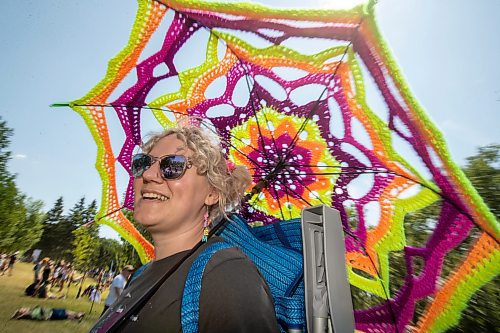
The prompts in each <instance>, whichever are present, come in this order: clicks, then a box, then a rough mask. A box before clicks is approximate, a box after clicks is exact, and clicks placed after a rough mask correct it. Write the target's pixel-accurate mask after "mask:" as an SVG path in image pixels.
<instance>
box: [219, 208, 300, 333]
mask: <svg viewBox="0 0 500 333" xmlns="http://www.w3.org/2000/svg"><path fill="white" fill-rule="evenodd" d="M231 220H232V221H231V222H228V223H227V224H226V226H225V228H224V229H223V230H222V232H221V234H220V236H221V237H222V238H224V241H225V242H227V243H228V244H231V245H235V246H237V247H239V248H240V249H241V251H242V252H243V253H245V254H246V255H247V256H248V257H249V258H250V259H251V260H252V261H253V262H254V263H255V265H256V266H257V268H258V269H259V271H260V272H261V274H262V276H263V277H264V279H265V280H266V282H267V284H268V285H269V289H270V290H271V293H272V295H273V298H274V304H275V309H276V318H277V319H278V322H279V324H280V326H281V329H282V330H283V331H286V330H287V329H292V328H293V329H303V330H305V328H306V325H305V307H304V279H303V271H304V269H303V260H302V231H301V230H302V229H301V225H300V220H298V219H295V220H289V221H280V222H277V223H279V227H276V226H275V225H267V226H262V227H256V228H250V227H249V226H248V225H247V224H246V222H245V221H244V220H243V219H242V218H241V217H239V216H236V215H233V216H232V217H231ZM283 238H286V241H283Z"/></svg>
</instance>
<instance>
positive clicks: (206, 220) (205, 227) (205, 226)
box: [201, 206, 210, 243]
mask: <svg viewBox="0 0 500 333" xmlns="http://www.w3.org/2000/svg"><path fill="white" fill-rule="evenodd" d="M209 225H210V218H209V216H208V206H207V211H206V212H205V214H204V215H203V236H202V237H201V241H202V242H203V243H205V242H206V241H207V240H208V226H209Z"/></svg>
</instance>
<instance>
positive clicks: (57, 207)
mask: <svg viewBox="0 0 500 333" xmlns="http://www.w3.org/2000/svg"><path fill="white" fill-rule="evenodd" d="M63 219H64V200H63V198H62V197H59V198H58V199H57V200H56V202H55V203H54V206H53V207H52V208H51V209H50V210H49V211H48V212H47V214H46V216H45V220H44V221H43V233H42V237H41V238H40V241H39V242H38V243H37V244H36V245H35V246H34V248H38V249H41V250H42V255H43V256H45V257H51V258H56V259H57V258H60V257H61V254H62V251H63V247H62V246H61V243H62V242H63V241H64V239H65V238H63V234H64V233H63V232H61V228H60V227H61V226H60V223H61V222H62V221H63Z"/></svg>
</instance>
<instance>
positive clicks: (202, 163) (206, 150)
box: [141, 126, 252, 221]
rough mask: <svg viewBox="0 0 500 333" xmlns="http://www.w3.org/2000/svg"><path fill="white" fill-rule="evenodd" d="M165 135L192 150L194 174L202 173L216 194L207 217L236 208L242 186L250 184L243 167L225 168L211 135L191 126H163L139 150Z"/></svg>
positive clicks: (145, 150)
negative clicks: (215, 199)
mask: <svg viewBox="0 0 500 333" xmlns="http://www.w3.org/2000/svg"><path fill="white" fill-rule="evenodd" d="M169 135H176V137H177V139H179V140H180V141H182V142H183V143H184V144H185V145H186V147H187V148H188V149H189V150H191V151H192V152H193V153H194V154H193V155H192V156H191V161H192V163H193V165H194V166H196V169H197V173H198V175H200V176H206V177H207V179H208V183H209V184H210V186H211V187H212V188H213V189H215V191H216V192H217V193H218V195H219V201H218V203H217V204H215V205H212V206H210V207H208V211H209V216H210V219H211V220H212V221H218V220H219V219H220V218H221V217H223V216H226V212H230V211H233V210H235V209H237V208H238V207H239V206H240V204H241V200H242V199H243V195H244V193H245V189H246V188H247V187H248V186H249V185H250V184H251V183H252V178H251V176H250V173H249V172H248V170H247V168H246V167H245V166H242V165H236V166H235V168H234V169H233V170H232V171H230V170H228V167H227V163H226V162H227V160H226V157H225V156H224V153H223V151H222V148H221V146H220V144H219V143H218V142H217V140H216V138H215V137H214V135H213V134H211V133H209V132H208V130H203V129H201V128H199V127H195V126H182V127H174V128H167V129H166V130H164V131H163V132H160V133H154V134H152V135H151V136H150V137H149V139H148V140H147V142H146V143H144V144H143V145H142V147H141V148H142V150H143V151H144V152H145V153H146V154H148V153H149V152H150V151H151V150H152V149H153V147H154V145H155V144H156V143H157V142H158V141H160V140H161V139H162V138H164V137H167V136H169Z"/></svg>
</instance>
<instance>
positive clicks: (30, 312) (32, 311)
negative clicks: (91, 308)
mask: <svg viewBox="0 0 500 333" xmlns="http://www.w3.org/2000/svg"><path fill="white" fill-rule="evenodd" d="M84 316H85V313H84V312H75V311H70V310H66V309H61V308H44V307H41V306H39V305H36V306H34V307H33V308H20V309H17V310H16V312H14V314H13V315H12V317H11V318H10V319H30V320H64V319H72V320H82V319H83V317H84Z"/></svg>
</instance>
